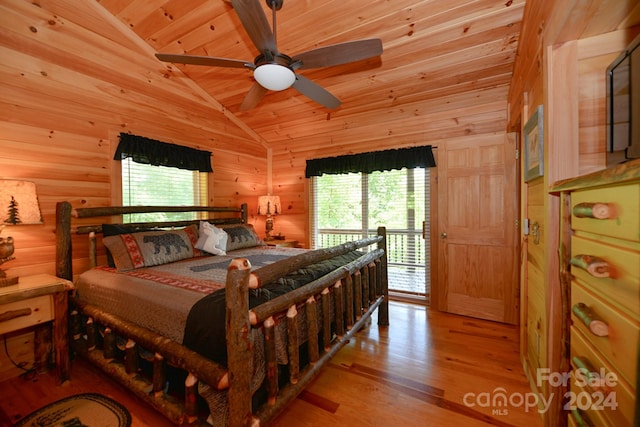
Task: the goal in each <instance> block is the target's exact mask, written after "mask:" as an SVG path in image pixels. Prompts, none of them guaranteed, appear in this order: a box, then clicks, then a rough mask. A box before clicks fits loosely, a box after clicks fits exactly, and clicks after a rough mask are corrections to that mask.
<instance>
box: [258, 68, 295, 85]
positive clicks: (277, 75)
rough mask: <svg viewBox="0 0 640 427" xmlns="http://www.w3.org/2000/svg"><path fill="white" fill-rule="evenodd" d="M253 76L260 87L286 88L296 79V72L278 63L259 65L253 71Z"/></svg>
mask: <svg viewBox="0 0 640 427" xmlns="http://www.w3.org/2000/svg"><path fill="white" fill-rule="evenodd" d="M253 77H254V78H255V79H256V81H257V82H258V83H260V85H261V86H262V87H264V88H266V89H269V90H275V91H279V90H285V89H288V88H290V87H291V85H292V84H293V83H294V82H295V81H296V74H295V73H294V72H293V71H292V70H291V69H290V68H288V67H285V66H284V65H279V64H263V65H260V66H259V67H257V68H256V69H255V70H254V71H253Z"/></svg>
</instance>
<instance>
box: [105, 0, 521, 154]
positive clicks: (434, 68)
mask: <svg viewBox="0 0 640 427" xmlns="http://www.w3.org/2000/svg"><path fill="white" fill-rule="evenodd" d="M255 1H259V2H260V4H261V5H262V6H263V7H264V9H265V13H266V15H267V17H268V19H269V21H271V11H270V10H269V9H268V8H267V5H266V3H265V1H264V0H255ZM99 3H100V4H101V5H102V6H103V7H104V8H105V9H106V10H107V11H108V12H109V13H110V14H112V15H113V16H115V17H117V19H118V20H120V21H121V22H122V23H124V24H126V26H127V27H129V28H130V29H131V30H132V31H133V32H135V34H136V35H137V36H138V37H139V38H140V40H143V41H144V42H145V43H147V44H148V45H149V46H151V49H152V50H153V51H155V52H162V53H178V54H192V55H207V56H215V57H223V58H232V59H239V60H246V61H249V62H252V61H253V58H254V57H255V56H256V55H257V53H258V52H257V49H256V48H255V46H254V45H253V44H252V42H251V40H250V38H249V36H248V35H247V32H246V31H245V29H244V28H243V27H242V25H241V23H240V20H239V19H238V16H237V15H236V13H235V11H234V9H233V7H232V5H231V3H230V2H229V1H224V0H153V1H150V0H99ZM524 5H525V1H524V0H501V1H495V0H429V1H424V0H393V1H391V0H385V1H351V0H350V1H344V0H330V1H318V0H285V1H284V6H283V7H282V9H281V10H280V11H278V12H277V45H278V48H279V50H280V51H282V52H284V53H287V54H289V55H290V56H292V55H294V54H296V53H300V52H303V51H307V50H310V49H313V48H316V47H321V46H325V45H329V44H334V43H341V42H347V41H352V40H359V39H365V38H380V39H381V40H382V42H383V48H384V52H383V54H382V55H381V57H379V58H374V59H370V60H365V61H360V62H356V63H351V64H346V65H340V66H334V67H330V68H320V69H313V70H299V71H298V73H300V74H303V75H304V76H305V77H307V78H309V79H311V80H313V81H314V82H316V83H318V84H319V85H321V86H323V87H324V88H326V89H327V90H329V91H330V92H331V93H333V94H334V95H335V96H337V97H338V98H339V99H341V100H342V105H341V106H340V107H339V108H337V109H335V110H329V109H327V108H325V107H322V106H320V105H318V104H316V103H315V102H313V101H311V100H309V99H308V98H306V97H305V96H303V95H301V94H300V93H298V92H297V91H296V90H295V89H287V90H285V91H282V92H269V93H268V94H267V95H266V96H265V97H264V99H263V100H262V102H261V103H260V104H259V105H258V107H257V108H255V109H253V110H250V111H245V112H242V111H240V110H239V107H240V104H241V102H242V100H243V98H244V96H245V94H246V93H247V91H248V90H249V89H250V87H251V86H252V84H253V82H254V80H253V76H252V72H251V71H250V70H243V69H229V68H219V67H207V66H197V65H179V64H175V65H174V64H167V63H160V62H159V61H158V62H159V66H161V67H164V68H165V69H166V77H167V78H169V79H178V80H181V79H185V76H187V77H188V78H190V79H193V81H194V82H195V83H196V84H197V85H198V86H200V87H201V88H202V89H204V91H206V92H207V93H208V94H209V95H211V96H212V97H213V98H215V100H217V101H219V102H220V104H222V106H224V107H225V108H226V109H227V110H228V112H230V113H231V114H234V115H236V116H237V117H238V118H239V119H240V120H241V121H242V122H244V123H246V124H247V125H248V127H250V128H251V129H253V130H254V131H255V132H257V133H258V134H259V135H261V136H262V137H263V138H264V139H265V140H266V142H267V143H270V144H274V143H277V142H278V141H280V142H282V141H286V140H289V141H290V140H301V141H303V140H304V138H305V137H309V136H310V135H317V134H318V133H327V135H329V134H330V133H331V132H334V133H335V132H336V131H342V132H344V131H345V130H347V129H350V128H355V127H359V126H362V125H363V122H364V121H366V123H367V126H378V127H379V128H380V131H381V136H383V137H384V136H385V135H388V134H391V133H395V132H397V130H398V129H403V133H408V134H418V133H424V132H425V131H426V130H427V129H429V128H430V127H435V128H438V129H442V133H441V135H440V134H439V136H440V137H446V136H447V135H450V136H455V135H460V134H465V133H475V132H478V133H481V132H483V131H488V132H491V131H495V130H504V128H505V126H506V102H507V101H506V100H507V96H508V89H509V83H510V80H511V75H512V71H513V64H514V59H515V56H516V50H517V45H518V35H519V32H520V29H521V19H522V15H523V10H524ZM109 37H110V38H112V39H113V37H114V36H113V35H112V34H110V35H109ZM178 68H179V69H180V70H181V72H179V71H177V70H176V69H178ZM496 111H500V112H499V113H495V112H496ZM328 121H330V122H331V123H330V124H328ZM368 132H369V133H370V132H371V131H370V130H369V131H368ZM349 138H353V139H355V140H357V138H358V135H357V134H351V135H350V136H349ZM369 138H370V137H367V139H369Z"/></svg>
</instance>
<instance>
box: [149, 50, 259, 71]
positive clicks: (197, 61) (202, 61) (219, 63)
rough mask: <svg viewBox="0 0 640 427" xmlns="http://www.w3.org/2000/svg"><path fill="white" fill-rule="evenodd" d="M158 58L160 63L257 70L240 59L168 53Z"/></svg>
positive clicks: (157, 54) (157, 55)
mask: <svg viewBox="0 0 640 427" xmlns="http://www.w3.org/2000/svg"><path fill="white" fill-rule="evenodd" d="M156 58H158V59H159V60H160V61H164V62H173V63H178V64H192V65H209V66H214V67H231V68H249V69H254V68H255V66H254V65H253V64H252V63H251V62H247V61H240V60H238V59H226V58H214V57H213V56H194V55H174V54H167V53H156Z"/></svg>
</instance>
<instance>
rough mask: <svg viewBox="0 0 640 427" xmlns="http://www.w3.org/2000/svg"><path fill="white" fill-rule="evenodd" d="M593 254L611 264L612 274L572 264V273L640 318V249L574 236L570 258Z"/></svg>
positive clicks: (610, 271) (610, 270)
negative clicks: (639, 310) (598, 272)
mask: <svg viewBox="0 0 640 427" xmlns="http://www.w3.org/2000/svg"><path fill="white" fill-rule="evenodd" d="M578 255H590V256H595V257H598V258H601V259H602V260H603V261H605V262H606V263H607V264H608V265H609V276H610V277H595V276H594V275H593V274H591V273H589V272H588V271H587V270H586V269H584V268H581V267H578V266H576V265H571V274H572V275H573V276H574V277H575V278H576V279H578V280H579V281H580V282H582V283H583V284H586V285H587V286H589V287H590V288H591V289H593V290H595V291H596V292H598V293H600V294H601V295H604V296H605V298H606V299H611V300H612V301H614V302H615V303H616V304H619V305H620V306H621V307H623V309H624V310H626V311H627V312H628V313H629V314H630V315H631V316H634V317H636V319H637V320H640V318H639V316H640V313H638V308H639V307H640V253H638V252H634V251H631V250H628V249H623V248H619V247H615V246H612V245H608V244H605V243H602V242H597V241H593V240H589V239H585V238H581V237H577V236H572V237H571V258H572V259H575V258H576V257H577V256H578Z"/></svg>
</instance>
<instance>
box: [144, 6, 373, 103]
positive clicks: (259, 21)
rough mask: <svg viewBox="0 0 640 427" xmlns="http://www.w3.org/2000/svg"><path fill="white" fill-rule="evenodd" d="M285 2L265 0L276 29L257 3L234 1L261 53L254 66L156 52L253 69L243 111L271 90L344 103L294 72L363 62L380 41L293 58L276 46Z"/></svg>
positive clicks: (339, 46)
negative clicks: (293, 91) (278, 15)
mask: <svg viewBox="0 0 640 427" xmlns="http://www.w3.org/2000/svg"><path fill="white" fill-rule="evenodd" d="M283 2H284V0H266V3H267V7H269V9H271V10H272V12H273V30H272V29H271V27H270V26H269V22H268V21H267V17H266V15H265V13H264V10H263V9H262V7H261V6H260V4H259V1H258V0H231V4H232V5H233V8H234V10H235V11H236V13H237V14H238V17H239V18H240V21H241V22H242V25H243V26H244V28H245V30H246V31H247V33H248V34H249V37H250V38H251V40H252V41H253V44H254V45H255V46H256V47H257V48H258V50H259V51H260V54H259V55H258V56H256V58H255V59H254V61H253V63H251V62H248V61H242V60H237V59H227V58H215V57H211V56H195V55H179V54H165V53H156V57H157V58H158V59H159V60H161V61H164V62H174V63H180V64H193V65H209V66H214V67H231V68H248V69H251V70H253V76H254V78H255V79H256V82H255V83H254V85H253V86H252V87H251V89H250V90H249V92H248V93H247V95H246V96H245V98H244V100H243V102H242V105H241V106H240V110H249V109H251V108H253V107H255V106H256V105H258V103H259V102H260V100H261V99H262V98H263V97H264V95H265V94H266V93H267V91H268V90H273V91H280V90H285V89H288V88H289V87H293V88H294V89H296V90H298V91H299V92H300V93H302V94H303V95H305V96H306V97H308V98H310V99H312V100H313V101H315V102H317V103H318V104H321V105H323V106H325V107H327V108H330V109H333V108H337V107H338V106H340V104H341V103H342V102H341V101H340V100H339V99H338V98H336V97H335V96H334V95H332V94H331V93H330V92H329V91H328V90H326V89H324V88H323V87H321V86H319V85H318V84H316V83H314V82H313V81H311V80H309V79H307V78H306V77H304V76H302V75H300V74H296V73H295V70H298V69H302V68H304V69H307V68H319V67H330V66H333V65H341V64H347V63H349V62H355V61H360V60H363V59H368V58H372V57H375V56H379V55H381V54H382V41H381V40H380V39H365V40H357V41H352V42H346V43H339V44H334V45H329V46H324V47H320V48H317V49H312V50H309V51H306V52H303V53H299V54H297V55H294V56H292V57H289V56H287V55H285V54H284V53H281V52H280V51H278V48H277V46H276V11H278V10H280V9H281V8H282V3H283Z"/></svg>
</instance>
